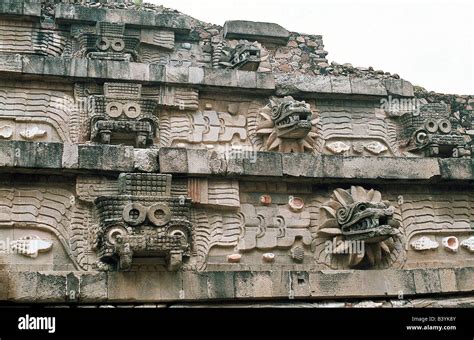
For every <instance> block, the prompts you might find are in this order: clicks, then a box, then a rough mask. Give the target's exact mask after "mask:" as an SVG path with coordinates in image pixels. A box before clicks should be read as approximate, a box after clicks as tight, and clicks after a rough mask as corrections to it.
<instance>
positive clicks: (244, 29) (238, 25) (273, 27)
mask: <svg viewBox="0 0 474 340" xmlns="http://www.w3.org/2000/svg"><path fill="white" fill-rule="evenodd" d="M224 37H225V38H228V39H247V40H258V41H260V42H269V43H273V44H283V45H284V44H286V43H287V41H288V39H289V38H290V33H289V32H288V31H287V30H286V29H284V28H283V27H281V26H280V25H278V24H272V23H268V22H254V21H244V20H232V21H226V22H225V24H224Z"/></svg>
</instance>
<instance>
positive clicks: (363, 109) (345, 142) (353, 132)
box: [316, 100, 400, 157]
mask: <svg viewBox="0 0 474 340" xmlns="http://www.w3.org/2000/svg"><path fill="white" fill-rule="evenodd" d="M316 105H317V109H318V110H319V112H320V128H321V137H322V139H321V141H322V143H321V144H322V145H320V144H318V147H317V149H318V150H320V152H321V153H326V154H334V155H345V156H389V157H390V156H391V157H393V156H399V155H400V151H399V148H398V143H397V131H398V129H397V123H396V122H395V121H393V120H392V119H391V118H389V117H388V116H387V115H386V113H385V112H384V111H383V110H381V109H380V103H379V102H375V101H374V102H371V101H348V100H318V101H317V103H316Z"/></svg>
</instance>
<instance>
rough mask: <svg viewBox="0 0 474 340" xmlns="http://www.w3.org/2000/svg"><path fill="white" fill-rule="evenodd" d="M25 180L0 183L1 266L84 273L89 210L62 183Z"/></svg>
mask: <svg viewBox="0 0 474 340" xmlns="http://www.w3.org/2000/svg"><path fill="white" fill-rule="evenodd" d="M30 180H31V179H30ZM30 180H25V181H22V183H23V184H15V185H12V184H11V183H10V182H2V183H1V184H0V237H1V239H2V242H1V243H2V246H3V248H4V249H3V250H4V252H2V255H3V256H6V257H7V259H6V262H5V263H7V264H10V265H12V266H14V268H16V269H17V270H31V269H33V270H88V269H89V268H90V267H89V256H88V249H89V245H88V241H87V240H88V233H89V230H88V226H89V221H90V217H91V216H90V210H89V209H88V208H87V206H85V205H83V204H81V203H80V202H78V201H77V200H76V196H75V194H74V190H73V189H72V188H70V187H69V185H68V184H66V183H64V180H61V179H59V178H50V179H49V181H48V180H45V179H44V178H38V180H37V181H35V182H34V183H33V182H31V181H30ZM61 183H62V184H61Z"/></svg>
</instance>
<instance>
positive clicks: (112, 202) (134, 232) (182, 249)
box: [94, 174, 191, 270]
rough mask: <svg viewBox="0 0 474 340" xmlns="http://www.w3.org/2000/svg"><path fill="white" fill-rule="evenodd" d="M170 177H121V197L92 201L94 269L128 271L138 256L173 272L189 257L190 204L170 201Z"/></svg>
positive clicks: (131, 175) (150, 175)
mask: <svg viewBox="0 0 474 340" xmlns="http://www.w3.org/2000/svg"><path fill="white" fill-rule="evenodd" d="M170 177H171V176H169V175H158V174H156V175H154V174H124V175H122V176H121V177H120V178H119V181H120V182H121V184H120V187H121V193H122V195H119V196H110V197H99V198H97V199H96V200H95V206H96V208H97V213H98V217H99V225H98V227H97V228H96V231H95V235H94V248H95V249H96V250H97V253H98V258H99V263H98V267H99V269H112V268H117V269H119V270H127V269H129V268H130V266H131V263H132V258H133V256H137V257H160V258H164V259H165V261H166V264H167V266H168V269H169V270H176V269H177V268H178V267H179V266H180V265H181V264H182V261H183V256H189V255H190V244H191V222H190V206H191V202H190V200H189V199H181V198H173V197H170V196H169V190H170V188H169V187H170V185H171V181H170Z"/></svg>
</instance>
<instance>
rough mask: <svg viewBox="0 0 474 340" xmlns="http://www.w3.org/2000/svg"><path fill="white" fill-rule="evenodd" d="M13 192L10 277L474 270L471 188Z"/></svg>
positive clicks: (6, 187)
mask: <svg viewBox="0 0 474 340" xmlns="http://www.w3.org/2000/svg"><path fill="white" fill-rule="evenodd" d="M20 182H21V183H23V184H18V185H14V186H12V185H11V184H8V183H9V182H2V184H1V189H0V237H2V240H9V241H8V244H7V245H5V246H4V248H5V247H7V248H8V249H9V250H10V251H11V254H10V253H8V254H6V255H5V254H2V258H4V259H5V263H7V264H8V265H9V266H11V268H15V269H16V270H28V268H33V267H34V268H42V269H44V270H79V271H82V270H132V271H135V270H145V269H146V270H151V271H156V270H164V269H165V270H172V271H174V270H199V271H202V270H211V271H212V270H218V271H219V270H224V271H227V270H231V271H238V270H244V269H245V268H247V269H248V268H250V269H252V270H256V271H258V270H270V269H271V268H286V269H289V270H328V269H329V270H331V269H335V270H341V269H355V270H373V269H384V268H407V269H411V268H424V267H426V266H430V267H441V268H443V267H453V266H454V267H456V266H464V265H466V266H468V265H472V262H473V261H474V257H473V256H472V255H473V252H474V241H473V240H474V233H473V232H472V226H473V223H474V213H473V211H474V206H473V205H474V196H473V195H472V193H471V190H469V188H456V187H453V188H451V189H450V190H448V191H446V190H444V189H443V188H432V189H430V190H429V194H428V195H427V194H426V191H424V190H423V189H422V187H419V186H408V185H398V186H397V187H394V186H390V185H385V186H381V187H378V190H375V189H371V188H370V187H369V188H367V187H360V186H352V187H351V186H330V187H327V186H321V185H315V184H311V183H301V182H300V183H298V182H286V181H279V182H261V181H260V182H256V181H250V180H247V181H242V180H241V181H237V180H233V179H226V178H221V179H219V178H187V177H176V178H173V179H172V178H171V176H170V175H164V174H139V173H138V174H122V175H120V176H119V179H118V180H117V179H116V178H115V177H111V178H106V177H100V176H78V177H77V179H76V187H75V188H72V187H70V186H69V184H67V180H65V179H62V180H58V179H56V178H50V179H48V178H46V177H41V178H38V180H37V181H35V182H32V181H31V179H29V180H28V179H26V177H25V180H21V181H20ZM53 183H54V184H53ZM5 249H6V248H5ZM31 266H33V267H31ZM42 269H41V270H42ZM35 270H40V269H35Z"/></svg>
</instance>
